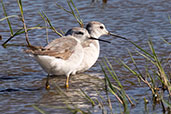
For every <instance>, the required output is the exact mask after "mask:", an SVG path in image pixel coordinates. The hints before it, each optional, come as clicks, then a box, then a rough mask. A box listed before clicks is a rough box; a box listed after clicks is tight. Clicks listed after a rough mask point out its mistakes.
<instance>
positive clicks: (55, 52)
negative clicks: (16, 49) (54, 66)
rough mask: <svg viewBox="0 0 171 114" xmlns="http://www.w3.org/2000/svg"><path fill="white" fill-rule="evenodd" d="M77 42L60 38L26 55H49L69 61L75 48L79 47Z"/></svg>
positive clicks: (27, 51) (33, 49) (34, 48)
mask: <svg viewBox="0 0 171 114" xmlns="http://www.w3.org/2000/svg"><path fill="white" fill-rule="evenodd" d="M77 43H78V42H77V41H76V40H75V39H73V38H65V37H64V38H59V39H56V40H53V41H52V42H50V43H49V44H48V45H47V46H45V47H36V46H35V47H32V48H31V49H29V50H25V52H26V53H31V54H33V55H47V56H53V57H56V58H61V59H64V60H66V59H68V58H69V57H70V56H71V55H72V53H73V52H74V48H75V47H76V45H77Z"/></svg>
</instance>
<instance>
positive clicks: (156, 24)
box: [0, 0, 171, 114]
mask: <svg viewBox="0 0 171 114" xmlns="http://www.w3.org/2000/svg"><path fill="white" fill-rule="evenodd" d="M74 2H75V4H76V6H77V7H78V9H79V12H80V15H81V18H82V19H83V21H84V23H87V22H89V21H93V20H97V21H100V22H103V23H104V24H105V25H106V28H107V29H108V30H110V31H111V32H114V33H116V34H119V35H122V36H124V37H127V38H129V39H131V40H132V41H134V42H136V43H137V44H138V45H140V46H142V47H144V49H146V50H148V49H149V48H148V47H147V40H148V38H149V37H150V38H151V39H152V41H153V42H154V45H155V46H154V47H155V49H156V51H157V54H158V55H159V56H160V57H161V58H168V56H169V54H170V53H171V49H170V47H169V45H167V44H166V43H164V42H163V41H162V40H161V37H163V38H165V39H166V40H168V41H171V38H170V36H171V25H170V22H169V19H168V15H171V5H170V4H171V1H170V0H163V1H162V0H146V1H143V2H142V0H136V1H135V0H112V1H108V3H107V4H102V3H101V2H100V1H99V2H95V3H91V0H87V1H78V0H75V1H74ZM4 3H5V5H6V11H7V13H8V15H19V8H18V5H17V2H16V1H13V0H8V1H5V0H4ZM55 3H56V0H51V1H50V0H49V1H46V0H41V1H32V0H30V1H26V0H23V8H24V14H25V20H26V24H27V25H28V27H33V26H36V25H37V24H41V25H42V26H44V22H43V20H42V19H41V17H40V16H39V14H38V12H39V11H45V13H46V14H47V16H48V17H49V19H50V20H51V21H52V24H53V25H54V26H55V27H56V28H57V29H61V30H63V31H64V32H65V31H67V30H68V28H71V27H74V26H79V25H78V24H77V23H76V21H75V19H74V18H73V17H72V16H70V15H68V14H67V13H65V12H64V11H62V10H61V9H59V8H57V7H56V5H55ZM60 4H61V5H64V6H66V5H65V4H66V3H65V2H60ZM3 17H4V16H3V11H2V8H1V7H0V18H3ZM10 20H11V23H12V27H13V30H14V31H16V30H18V29H19V27H21V26H22V23H20V22H19V20H18V19H17V18H11V19H10ZM0 35H2V37H3V39H2V40H1V41H0V44H2V43H3V42H4V41H5V40H6V39H7V38H8V37H9V36H10V33H9V29H8V24H7V22H6V21H2V22H0ZM57 37H58V36H57V35H56V34H55V33H53V32H51V31H50V30H49V40H53V39H55V38H57ZM24 38H25V36H24V34H23V35H20V36H17V37H15V38H14V39H13V40H12V41H11V42H10V43H12V44H25V39H24ZM29 38H30V41H31V44H33V45H42V46H43V45H45V44H46V32H45V30H33V31H30V32H29ZM102 38H104V39H108V40H110V41H111V42H112V45H109V44H106V43H101V54H100V57H99V59H98V61H97V63H96V64H95V65H94V66H93V67H92V68H91V69H90V70H89V71H87V72H85V73H83V74H78V75H76V76H72V77H71V78H70V89H69V90H67V91H66V90H65V89H64V82H65V77H63V76H61V77H51V78H50V84H51V89H50V90H48V91H47V90H46V89H45V88H44V85H45V81H46V73H45V72H43V71H42V69H41V68H40V67H39V66H38V64H37V63H36V62H35V61H34V60H33V59H32V58H31V57H29V56H28V55H27V54H25V53H24V52H23V50H24V49H26V48H25V47H21V46H9V47H7V48H3V47H0V50H1V51H0V85H1V86H0V112H1V113H3V114H5V113H6V114H11V113H13V114H18V113H20V114H26V113H29V114H35V113H38V111H37V110H35V109H34V108H33V107H34V106H33V105H36V106H38V107H40V108H41V109H43V110H44V111H45V112H47V113H54V114H55V113H71V112H70V111H69V110H66V109H65V108H64V109H63V108H62V107H66V106H67V105H66V104H67V103H69V104H71V105H72V106H74V105H76V107H78V108H81V109H83V110H90V111H91V112H92V113H101V111H99V108H98V107H97V106H95V107H94V108H92V107H91V104H90V103H89V102H88V101H87V100H86V99H84V98H83V97H81V95H80V93H81V92H80V89H83V90H84V91H85V92H86V93H88V94H89V95H90V96H91V97H93V98H98V97H97V96H98V94H97V92H96V90H97V91H101V94H102V95H103V94H104V92H103V91H102V88H103V87H104V83H103V77H104V74H103V73H102V71H101V68H100V65H99V62H100V61H101V60H102V58H103V57H104V56H105V57H107V58H108V59H109V60H110V61H111V62H112V65H113V68H114V69H115V71H116V72H117V73H118V74H120V77H119V78H120V80H121V82H122V83H123V85H124V86H125V89H126V91H127V93H128V94H129V95H131V96H133V97H134V98H135V99H136V100H137V105H136V107H135V108H131V109H130V111H131V113H136V112H137V111H138V112H139V113H144V103H143V98H144V95H145V96H146V97H149V100H150V98H151V93H150V91H149V90H148V88H146V87H140V86H138V83H136V82H137V79H136V77H134V76H132V75H131V74H129V73H128V72H126V71H125V70H124V69H123V68H121V67H120V66H119V65H117V64H116V62H114V61H113V60H112V58H113V57H116V58H121V59H122V60H123V61H125V62H126V63H128V64H129V63H130V64H131V62H130V61H131V60H130V57H129V56H128V52H127V49H128V48H129V50H130V51H131V52H133V53H134V52H135V51H134V49H133V48H132V47H133V46H132V45H131V44H129V43H128V42H126V41H124V40H121V39H115V38H112V37H110V36H104V37H102ZM134 58H136V59H137V60H139V67H140V68H141V67H142V64H143V63H144V60H143V58H142V57H139V56H137V55H136V54H134ZM142 69H143V68H142ZM130 82H133V83H130ZM58 86H59V87H60V88H61V89H62V90H63V91H64V92H65V93H66V96H65V95H64V94H61V92H59V91H60V90H59V89H57V88H58ZM68 97H69V98H68ZM110 97H111V99H112V102H113V107H114V109H115V110H114V112H120V109H119V108H117V107H118V105H117V104H115V102H116V98H115V97H114V96H112V95H111V96H110ZM71 102H72V103H73V104H72V103H71ZM149 109H150V110H149V111H150V112H157V113H158V112H161V109H160V108H158V109H157V107H156V110H154V111H153V110H152V107H151V105H149Z"/></svg>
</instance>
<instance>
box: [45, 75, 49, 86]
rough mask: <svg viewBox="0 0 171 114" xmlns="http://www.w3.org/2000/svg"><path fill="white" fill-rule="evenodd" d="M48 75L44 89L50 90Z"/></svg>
mask: <svg viewBox="0 0 171 114" xmlns="http://www.w3.org/2000/svg"><path fill="white" fill-rule="evenodd" d="M49 76H50V75H49V74H48V75H47V79H46V85H45V86H46V89H50V85H49Z"/></svg>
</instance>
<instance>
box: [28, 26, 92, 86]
mask: <svg viewBox="0 0 171 114" xmlns="http://www.w3.org/2000/svg"><path fill="white" fill-rule="evenodd" d="M73 29H74V30H75V32H74V34H73V35H67V36H62V37H60V38H57V39H55V40H53V41H52V42H50V43H49V44H47V45H46V46H45V47H41V46H30V49H27V50H25V52H26V53H28V54H31V55H32V56H33V57H34V58H35V60H36V61H37V62H38V63H39V65H40V66H41V67H42V68H43V70H44V71H45V72H47V73H48V75H49V74H51V75H65V76H66V77H67V78H66V85H65V86H66V88H68V87H69V76H70V75H71V74H73V73H74V72H76V69H77V68H78V66H79V65H80V64H81V63H82V60H83V57H84V50H83V47H82V45H81V43H83V42H85V41H88V40H89V39H91V37H90V35H89V33H88V31H87V30H86V29H84V28H80V27H74V28H73ZM69 31H70V30H69ZM94 39H95V38H94ZM46 83H48V82H46ZM46 86H47V84H46ZM47 88H48V87H47Z"/></svg>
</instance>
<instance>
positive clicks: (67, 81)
mask: <svg viewBox="0 0 171 114" xmlns="http://www.w3.org/2000/svg"><path fill="white" fill-rule="evenodd" d="M68 88H69V75H67V79H66V89H68Z"/></svg>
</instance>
